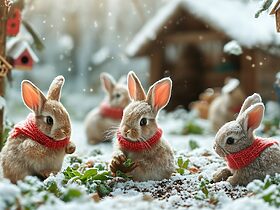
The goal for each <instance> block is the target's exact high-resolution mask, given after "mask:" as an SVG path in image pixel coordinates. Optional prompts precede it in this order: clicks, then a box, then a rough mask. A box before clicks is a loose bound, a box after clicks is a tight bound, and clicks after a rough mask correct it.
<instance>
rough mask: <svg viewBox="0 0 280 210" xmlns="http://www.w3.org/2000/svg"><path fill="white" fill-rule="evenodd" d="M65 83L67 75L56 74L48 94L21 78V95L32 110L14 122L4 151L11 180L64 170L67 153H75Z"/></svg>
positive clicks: (3, 156)
mask: <svg viewBox="0 0 280 210" xmlns="http://www.w3.org/2000/svg"><path fill="white" fill-rule="evenodd" d="M63 84H64V77H63V76H57V77H56V78H55V79H54V80H53V82H52V83H51V85H50V88H49V91H48V95H47V97H45V95H44V94H43V93H42V92H41V90H40V89H39V88H38V87H36V86H35V85H34V84H33V83H32V82H30V81H28V80H24V81H22V83H21V92H22V99H23V102H24V104H25V105H26V106H27V108H29V109H30V110H31V111H32V113H30V114H29V115H28V117H27V119H26V120H25V121H23V122H20V123H18V124H16V125H15V127H14V128H13V130H12V131H11V132H10V133H9V137H8V139H7V142H6V144H5V145H4V147H3V149H2V152H1V153H2V154H1V164H2V169H3V175H4V177H5V178H8V179H10V180H11V182H12V183H16V182H17V181H18V180H22V179H24V177H25V176H29V175H31V176H32V175H34V176H38V177H39V178H41V179H45V178H47V177H48V176H49V175H50V174H51V173H57V172H58V171H60V170H61V167H62V163H63V159H64V156H65V154H72V153H74V151H75V149H76V147H75V145H74V143H72V142H71V141H70V135H71V122H70V117H69V114H68V112H67V110H66V109H65V108H64V106H63V105H62V104H61V103H60V96H61V88H62V86H63Z"/></svg>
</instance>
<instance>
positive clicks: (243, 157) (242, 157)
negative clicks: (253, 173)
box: [226, 138, 278, 170]
mask: <svg viewBox="0 0 280 210" xmlns="http://www.w3.org/2000/svg"><path fill="white" fill-rule="evenodd" d="M273 144H278V142H277V141H276V140H269V139H265V140H263V139H261V138H257V139H256V140H255V141H254V142H253V144H252V145H251V146H249V147H247V148H246V149H244V150H241V151H240V152H236V153H233V154H229V155H227V156H226V161H227V164H228V167H229V168H231V169H234V170H237V169H241V168H244V167H246V166H248V165H250V164H251V163H252V162H253V161H254V160H255V159H256V158H257V157H259V156H260V154H261V153H262V152H263V151H264V150H265V149H266V148H268V147H270V146H272V145H273Z"/></svg>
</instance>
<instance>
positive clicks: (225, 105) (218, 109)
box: [208, 78, 246, 131]
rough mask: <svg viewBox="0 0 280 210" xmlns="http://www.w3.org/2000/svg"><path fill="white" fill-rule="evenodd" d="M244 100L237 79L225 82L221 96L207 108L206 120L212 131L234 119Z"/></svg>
mask: <svg viewBox="0 0 280 210" xmlns="http://www.w3.org/2000/svg"><path fill="white" fill-rule="evenodd" d="M245 98H246V96H245V94H244V92H243V91H242V89H241V87H240V82H239V80H238V79H234V78H231V79H227V80H226V81H225V86H224V87H223V88H222V93H221V95H219V96H218V97H216V98H215V99H214V101H213V102H212V103H211V105H210V107H209V113H208V119H209V121H210V122H211V124H212V128H213V130H214V131H218V130H219V128H220V127H222V125H224V124H225V123H227V122H229V121H231V120H234V119H235V116H236V115H237V114H238V112H239V111H240V108H241V105H242V103H243V101H244V100H245Z"/></svg>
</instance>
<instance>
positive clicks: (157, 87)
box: [147, 78, 172, 112]
mask: <svg viewBox="0 0 280 210" xmlns="http://www.w3.org/2000/svg"><path fill="white" fill-rule="evenodd" d="M171 89H172V80H171V79H170V78H164V79H162V80H159V81H157V82H156V83H155V84H153V85H152V86H151V87H150V89H149V91H148V96H147V102H148V103H149V104H150V105H152V107H153V109H154V111H155V112H158V111H159V110H160V109H162V108H164V107H165V106H166V105H167V104H168V102H169V100H170V96H171Z"/></svg>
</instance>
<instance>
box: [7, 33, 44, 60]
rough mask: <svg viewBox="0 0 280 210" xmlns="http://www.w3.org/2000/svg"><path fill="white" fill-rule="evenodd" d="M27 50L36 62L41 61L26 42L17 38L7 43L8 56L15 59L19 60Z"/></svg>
mask: <svg viewBox="0 0 280 210" xmlns="http://www.w3.org/2000/svg"><path fill="white" fill-rule="evenodd" d="M25 50H27V51H28V52H29V54H30V56H31V58H32V59H33V61H34V62H36V63H37V62H38V61H39V58H38V57H37V55H36V54H35V52H34V51H33V50H32V48H31V47H30V45H29V44H28V42H27V41H26V40H23V39H20V38H17V37H15V38H11V39H10V40H9V41H8V42H7V55H8V56H9V57H11V58H13V59H17V58H18V57H19V56H20V55H21V54H22V53H23V52H24V51H25Z"/></svg>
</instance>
